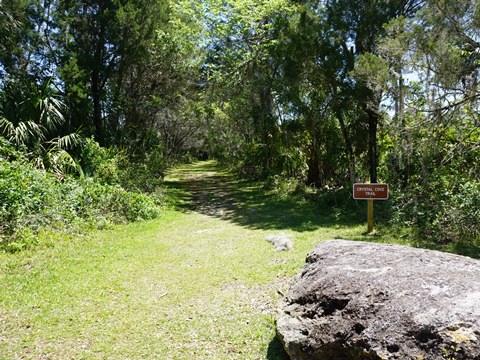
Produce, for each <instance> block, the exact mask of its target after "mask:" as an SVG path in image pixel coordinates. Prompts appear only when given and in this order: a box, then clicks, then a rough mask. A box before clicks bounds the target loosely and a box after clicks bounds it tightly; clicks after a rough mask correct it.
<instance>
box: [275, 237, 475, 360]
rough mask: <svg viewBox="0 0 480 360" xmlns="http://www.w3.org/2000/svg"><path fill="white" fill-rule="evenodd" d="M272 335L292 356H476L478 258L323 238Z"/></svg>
mask: <svg viewBox="0 0 480 360" xmlns="http://www.w3.org/2000/svg"><path fill="white" fill-rule="evenodd" d="M277 335H278V337H279V339H280V341H281V342H282V343H283V345H284V348H285V350H286V351H287V353H288V354H289V355H290V357H291V359H292V360H303V359H305V360H306V359H308V360H356V359H375V360H380V359H402V360H406V359H415V360H421V359H425V360H429V359H450V360H462V359H468V360H475V359H476V360H480V261H477V260H474V259H471V258H467V257H463V256H458V255H453V254H447V253H441V252H437V251H431V250H424V249H416V248H410V247H407V246H400V245H385V244H372V243H365V242H355V241H346V240H329V241H325V242H322V243H321V244H319V245H318V246H317V247H316V248H315V249H314V250H313V251H312V252H311V253H310V254H309V255H308V257H307V260H306V265H305V266H304V268H303V271H302V272H301V274H300V275H299V276H298V277H297V278H296V279H295V281H294V282H293V284H292V286H291V287H290V289H289V291H288V293H287V294H286V296H285V298H284V299H283V305H282V309H281V311H280V314H279V317H278V319H277Z"/></svg>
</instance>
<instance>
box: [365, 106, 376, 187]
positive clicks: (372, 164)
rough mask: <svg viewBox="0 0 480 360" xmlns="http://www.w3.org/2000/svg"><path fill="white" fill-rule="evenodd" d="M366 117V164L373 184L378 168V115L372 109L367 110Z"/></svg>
mask: <svg viewBox="0 0 480 360" xmlns="http://www.w3.org/2000/svg"><path fill="white" fill-rule="evenodd" d="M367 106H368V105H367ZM367 115H368V164H369V170H370V182H371V183H372V184H374V183H376V182H377V167H378V153H377V127H378V113H377V112H376V111H375V110H373V109H370V108H367Z"/></svg>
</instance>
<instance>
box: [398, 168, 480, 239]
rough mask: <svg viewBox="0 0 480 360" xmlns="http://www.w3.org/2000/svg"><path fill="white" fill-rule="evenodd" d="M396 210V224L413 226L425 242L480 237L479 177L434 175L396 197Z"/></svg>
mask: <svg viewBox="0 0 480 360" xmlns="http://www.w3.org/2000/svg"><path fill="white" fill-rule="evenodd" d="M422 183H423V184H422ZM420 184H421V185H420ZM394 210H395V211H394V212H393V214H395V217H394V218H393V219H392V220H393V221H394V223H395V224H401V225H403V226H408V227H411V228H412V230H413V231H414V232H415V233H416V235H417V237H418V238H419V239H420V240H422V241H427V242H429V243H432V244H436V245H446V244H449V243H453V242H459V241H462V242H463V241H467V242H469V241H470V242H471V241H473V242H475V241H478V240H479V239H480V181H478V180H475V179H468V178H461V177H458V176H454V175H436V176H432V177H430V178H429V179H428V180H424V181H418V182H417V184H416V185H415V186H411V187H409V188H406V189H405V190H404V191H402V193H401V194H399V195H398V196H396V197H395V198H394Z"/></svg>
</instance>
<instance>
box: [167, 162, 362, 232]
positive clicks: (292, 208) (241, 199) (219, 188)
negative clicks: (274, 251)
mask: <svg viewBox="0 0 480 360" xmlns="http://www.w3.org/2000/svg"><path fill="white" fill-rule="evenodd" d="M176 175H178V176H179V178H180V181H168V180H167V181H165V185H166V186H167V187H168V188H169V193H170V196H171V197H173V198H174V199H173V202H175V203H176V206H177V208H178V209H180V210H183V211H196V212H200V213H202V214H205V215H209V216H215V217H219V218H222V219H225V220H229V221H232V222H234V223H237V224H239V225H242V226H245V227H248V228H252V229H265V230H269V229H278V230H281V229H289V230H294V231H299V232H302V231H313V230H316V229H318V228H319V227H331V226H343V227H350V226H356V225H358V224H359V221H358V219H359V218H358V216H356V215H355V214H353V216H345V215H343V214H341V213H340V212H338V211H335V210H332V209H331V208H322V207H320V206H319V205H318V204H317V203H315V202H312V201H307V200H304V199H303V198H301V197H293V196H288V197H278V196H275V195H272V194H269V193H268V192H266V191H265V190H264V189H263V188H262V186H261V184H259V183H255V182H249V181H244V180H235V179H233V177H232V176H228V175H226V174H225V173H220V172H219V168H218V167H217V166H216V165H214V164H211V163H207V164H206V166H204V167H202V166H199V165H196V166H195V167H193V166H188V167H184V168H182V169H179V170H178V171H177V173H176Z"/></svg>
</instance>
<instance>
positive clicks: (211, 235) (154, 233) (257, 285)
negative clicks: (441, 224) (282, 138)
mask: <svg viewBox="0 0 480 360" xmlns="http://www.w3.org/2000/svg"><path fill="white" fill-rule="evenodd" d="M166 183H167V186H168V188H167V190H166V191H167V193H168V195H169V197H170V199H171V206H170V208H169V210H167V211H166V212H165V214H164V215H163V216H162V217H161V218H160V219H159V220H153V221H147V222H141V223H134V224H130V225H124V226H116V227H114V228H113V229H111V230H104V231H101V232H97V233H96V234H95V235H94V236H89V237H79V238H77V239H73V240H72V239H71V238H70V239H68V240H63V241H57V242H56V243H54V244H53V245H50V246H43V247H39V248H36V249H33V250H27V251H24V252H21V253H18V254H6V253H1V254H0V359H20V358H21V359H269V360H275V359H283V355H282V351H281V348H280V346H279V345H278V343H277V342H276V341H275V336H274V334H275V331H274V318H275V314H276V307H277V305H278V301H279V298H280V295H279V294H280V293H283V292H285V291H286V289H287V288H288V283H289V279H290V278H291V277H292V276H293V275H294V274H296V273H297V272H298V271H299V270H300V268H301V267H302V265H303V263H304V260H305V256H306V254H307V253H308V252H309V251H310V250H311V249H312V248H313V247H314V246H315V245H316V244H317V243H319V242H320V241H322V240H325V239H329V238H347V239H355V240H375V241H382V242H394V240H393V239H392V238H391V237H390V236H388V235H382V232H381V231H380V232H377V234H376V235H374V236H365V235H363V233H364V231H365V227H366V225H365V224H364V219H357V218H355V217H353V218H346V217H344V216H339V214H336V213H330V212H329V210H328V209H321V208H318V207H317V206H316V205H315V204H312V203H309V202H306V201H301V200H299V199H292V198H277V197H274V196H269V195H268V194H265V192H264V191H263V190H262V189H261V187H260V185H259V184H256V183H250V182H242V181H235V180H233V179H232V178H231V177H230V176H228V174H227V173H225V172H222V171H221V170H219V169H218V166H217V165H216V163H214V162H202V163H196V164H192V165H188V166H184V167H179V168H177V169H174V170H173V171H172V172H171V173H170V174H169V176H168V177H167V179H166ZM279 232H284V233H287V234H289V235H291V237H292V240H293V242H294V248H293V249H292V250H290V251H287V252H275V251H274V249H273V247H272V245H271V244H270V243H268V242H267V241H266V240H265V237H266V236H267V235H269V234H276V233H279ZM397 242H398V241H397Z"/></svg>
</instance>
